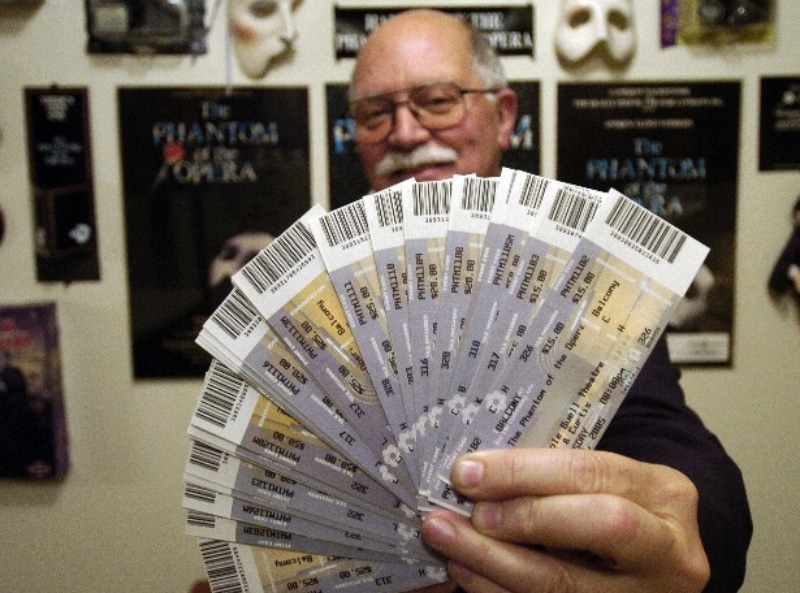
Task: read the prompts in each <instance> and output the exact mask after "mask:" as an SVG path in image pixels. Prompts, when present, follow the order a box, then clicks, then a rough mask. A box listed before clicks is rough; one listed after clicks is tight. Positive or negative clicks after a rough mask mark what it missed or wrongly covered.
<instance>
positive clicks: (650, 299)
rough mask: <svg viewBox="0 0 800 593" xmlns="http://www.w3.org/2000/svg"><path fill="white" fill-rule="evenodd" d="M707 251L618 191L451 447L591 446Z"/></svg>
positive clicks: (446, 499) (444, 497)
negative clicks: (500, 374) (491, 388)
mask: <svg viewBox="0 0 800 593" xmlns="http://www.w3.org/2000/svg"><path fill="white" fill-rule="evenodd" d="M707 253H708V248H707V247H705V246H703V245H702V244H700V243H699V242H698V241H696V240H694V239H692V238H691V237H689V236H688V235H686V234H685V233H683V232H682V231H680V230H679V229H677V228H675V227H674V226H672V225H670V224H669V223H667V222H666V221H664V220H662V219H660V218H659V217H658V216H656V215H655V214H653V213H652V212H650V211H649V210H646V209H645V208H643V207H642V206H640V205H638V204H636V203H635V202H633V201H632V200H629V199H628V198H626V197H625V196H623V195H622V194H620V193H618V192H612V193H611V194H610V195H609V197H608V198H606V199H604V200H603V201H602V202H601V203H600V204H599V207H598V210H597V213H596V215H595V217H594V219H593V220H592V221H591V222H590V223H589V225H588V226H587V228H586V232H585V235H584V237H583V239H581V241H580V242H579V243H578V246H577V247H576V248H575V250H574V252H573V254H572V256H571V258H570V260H569V262H568V263H567V265H566V266H565V268H564V271H563V273H562V274H561V277H560V278H559V281H558V282H557V283H556V285H555V288H554V290H552V291H551V292H550V293H549V294H548V296H547V297H546V298H545V299H544V301H543V303H542V307H541V310H540V311H539V313H538V314H537V315H536V316H535V317H534V319H533V323H532V325H531V327H530V328H529V330H528V332H526V335H525V337H524V338H523V339H522V340H521V341H520V343H519V344H518V345H517V347H516V349H515V352H514V355H513V356H512V357H511V359H510V360H509V362H508V363H507V364H506V367H505V369H504V371H503V373H502V376H501V377H500V379H499V380H498V381H497V382H496V383H495V386H494V388H493V391H492V392H491V393H490V394H489V395H487V397H486V398H485V399H484V402H483V404H482V408H481V410H480V412H479V413H478V414H477V415H476V417H475V419H474V420H473V421H472V422H471V423H470V425H469V427H468V431H467V432H465V433H464V436H463V438H462V439H460V440H459V442H458V443H455V450H460V451H461V452H466V451H470V450H479V449H483V448H498V447H500V448H502V447H511V446H551V447H576V448H577V447H580V448H593V447H594V446H595V445H596V443H597V442H598V441H599V439H600V437H601V436H602V434H603V432H604V431H605V428H606V427H607V425H608V423H609V422H610V420H611V418H612V416H613V413H614V412H615V411H616V409H617V407H618V406H619V404H620V403H621V401H622V399H623V397H624V395H625V394H626V393H627V391H628V389H629V387H630V385H631V384H632V383H633V381H634V379H635V378H636V376H637V374H638V372H639V370H640V369H641V368H642V366H643V365H644V363H645V361H646V359H647V357H648V356H649V354H650V351H651V350H652V348H653V346H654V344H655V343H656V341H657V340H658V338H659V337H660V335H661V334H662V333H663V331H664V329H665V327H666V325H667V322H668V320H669V317H670V315H671V313H672V311H673V310H674V308H675V306H676V305H677V303H678V301H679V300H680V298H681V297H682V295H683V294H684V293H685V292H686V290H687V289H688V287H689V285H690V284H691V281H692V279H693V278H694V275H695V274H696V273H697V270H698V269H699V267H700V265H702V262H703V260H704V259H705V257H706V255H707ZM446 475H449V471H447V472H446V473H445V472H444V471H443V472H442V473H441V474H440V476H439V477H440V478H442V479H444V478H445V477H446ZM433 496H434V497H435V498H436V499H437V500H439V502H440V503H441V504H443V505H448V504H449V505H452V504H453V496H452V492H447V491H446V488H444V487H443V489H442V490H440V491H438V492H437V494H435V495H433ZM458 504H459V506H460V504H461V503H460V502H459V503H458Z"/></svg>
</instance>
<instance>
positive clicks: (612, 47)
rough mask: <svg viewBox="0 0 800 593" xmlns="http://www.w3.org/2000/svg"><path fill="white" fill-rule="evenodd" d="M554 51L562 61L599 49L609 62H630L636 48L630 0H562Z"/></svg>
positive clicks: (577, 59) (578, 59)
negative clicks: (602, 50) (603, 52)
mask: <svg viewBox="0 0 800 593" xmlns="http://www.w3.org/2000/svg"><path fill="white" fill-rule="evenodd" d="M555 46H556V52H557V53H558V56H559V57H560V58H561V60H562V61H563V62H564V63H566V64H570V65H571V64H576V63H578V62H581V61H582V60H585V59H586V58H588V57H589V55H590V54H592V53H593V52H594V50H595V49H596V48H603V49H604V50H605V53H606V56H607V58H608V59H610V60H611V61H612V62H615V63H617V64H624V63H626V62H628V61H630V59H631V57H632V56H633V52H634V50H635V49H636V32H635V29H634V18H633V2H632V0H564V2H563V4H562V7H561V16H560V18H559V22H558V27H557V28H556V35H555Z"/></svg>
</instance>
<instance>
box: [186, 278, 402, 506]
mask: <svg viewBox="0 0 800 593" xmlns="http://www.w3.org/2000/svg"><path fill="white" fill-rule="evenodd" d="M197 342H198V344H200V345H201V346H202V347H203V348H205V349H206V350H207V351H208V352H209V353H211V354H212V356H215V357H219V358H220V359H221V360H224V361H225V365H226V366H228V367H229V368H231V369H232V370H234V371H235V372H236V373H237V374H239V375H240V376H242V377H243V378H244V379H245V380H246V381H248V382H249V383H252V384H254V385H256V386H258V388H259V389H261V390H262V391H264V392H269V393H270V394H271V395H272V397H277V398H279V401H280V403H281V405H283V406H285V407H286V408H288V409H291V410H292V411H293V412H296V413H298V415H299V416H300V417H302V418H303V419H304V421H306V422H307V423H308V424H307V425H308V426H316V427H318V428H319V429H320V432H324V433H325V434H326V435H327V436H328V438H329V439H331V441H330V443H331V445H332V446H335V447H336V448H337V450H342V451H346V454H347V457H348V458H349V459H351V460H352V461H354V462H355V463H356V464H357V465H358V466H359V467H361V468H362V469H363V470H364V471H365V472H367V473H368V474H369V475H370V476H372V477H373V478H374V479H375V480H376V481H378V482H379V483H381V484H383V485H384V487H385V488H387V489H388V490H389V491H391V492H392V493H393V494H394V495H395V496H398V497H401V498H402V497H405V500H406V501H407V502H408V501H410V500H411V499H410V498H409V496H408V494H407V493H406V491H405V489H403V488H402V487H401V486H400V485H399V484H398V483H397V480H396V478H395V476H394V474H393V473H392V472H391V471H390V470H389V469H388V468H387V466H386V465H385V464H383V463H382V462H381V461H380V459H381V457H380V453H379V452H376V451H375V447H374V445H372V444H371V443H369V442H368V441H367V439H366V437H364V436H363V435H361V433H360V432H358V430H357V428H356V427H354V426H353V425H352V423H350V422H349V420H348V417H350V418H354V416H355V414H356V408H354V407H348V408H346V409H341V408H339V407H338V406H337V405H336V402H334V401H333V399H332V398H331V397H330V396H329V395H328V394H327V393H326V392H324V391H323V390H322V389H321V387H320V386H319V385H318V384H317V382H316V381H315V380H314V378H313V376H312V375H311V373H310V372H309V371H308V370H307V369H305V367H304V366H303V365H302V364H301V363H300V362H299V361H298V360H297V359H296V357H295V356H294V354H293V353H292V352H291V351H289V350H288V348H287V347H286V346H285V344H284V343H283V341H282V340H280V339H279V338H278V336H277V335H276V334H275V333H274V332H273V331H272V329H271V328H270V327H269V326H268V325H267V323H266V322H265V321H264V319H263V317H261V316H260V315H259V314H258V312H257V311H256V310H255V308H254V307H253V305H252V303H250V301H249V300H248V299H247V298H246V297H245V295H244V294H243V293H242V292H241V291H239V290H238V289H236V288H234V289H233V290H232V291H231V293H230V294H229V295H228V296H227V297H226V298H225V299H224V301H223V302H222V304H220V306H219V307H218V308H217V309H216V310H215V311H214V313H212V315H211V316H210V317H209V319H208V320H207V321H206V323H205V324H204V326H203V329H202V331H201V332H200V335H199V336H198V338H197ZM345 421H346V422H345ZM351 428H353V429H354V430H351ZM234 440H236V439H234Z"/></svg>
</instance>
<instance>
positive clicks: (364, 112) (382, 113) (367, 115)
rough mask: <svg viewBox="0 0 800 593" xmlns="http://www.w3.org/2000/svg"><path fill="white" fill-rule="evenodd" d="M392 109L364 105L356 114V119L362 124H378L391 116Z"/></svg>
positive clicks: (383, 106)
mask: <svg viewBox="0 0 800 593" xmlns="http://www.w3.org/2000/svg"><path fill="white" fill-rule="evenodd" d="M391 114H392V108H391V107H387V106H386V105H383V104H381V105H364V106H362V107H360V108H359V109H358V111H357V112H356V119H358V121H360V122H362V123H366V124H369V123H370V122H372V123H376V122H378V121H379V120H381V119H383V118H385V117H387V116H389V117H390V116H391Z"/></svg>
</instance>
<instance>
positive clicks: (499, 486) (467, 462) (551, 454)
mask: <svg viewBox="0 0 800 593" xmlns="http://www.w3.org/2000/svg"><path fill="white" fill-rule="evenodd" d="M451 480H452V484H453V486H454V487H455V488H456V489H457V490H458V491H459V492H460V493H461V494H463V495H464V496H466V497H468V498H470V499H472V500H474V501H476V502H478V501H490V500H494V501H497V500H506V499H509V498H516V497H519V496H553V495H560V494H611V495H616V496H621V497H624V498H626V499H628V500H631V501H634V502H637V503H639V504H641V505H643V506H645V507H652V506H653V505H654V503H656V504H657V503H659V502H667V501H668V500H669V498H670V496H671V495H672V494H674V492H672V493H668V492H665V489H664V486H665V484H671V485H673V486H675V487H676V490H678V491H682V490H691V488H687V486H688V484H687V483H688V478H686V477H685V476H684V475H683V474H681V473H680V472H678V471H676V470H673V469H671V468H668V467H665V466H660V465H653V464H649V463H643V462H639V461H634V460H633V459H629V458H627V457H624V456H622V455H617V454H615V453H608V452H602V451H586V450H577V449H529V448H520V449H501V450H493V451H480V452H476V453H470V454H467V455H464V456H463V457H461V458H460V459H459V460H458V461H457V462H456V464H455V465H454V467H453V471H452V475H451ZM670 490H672V489H671V488H670Z"/></svg>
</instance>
